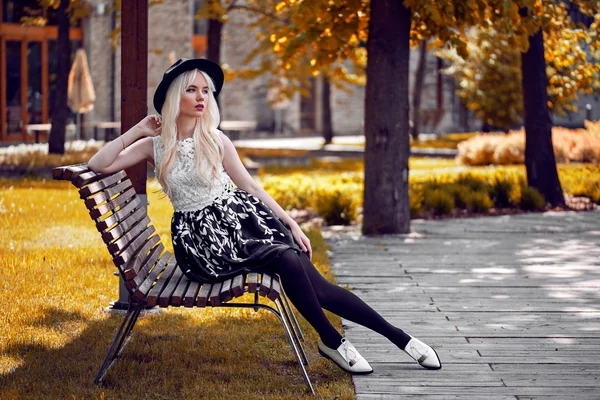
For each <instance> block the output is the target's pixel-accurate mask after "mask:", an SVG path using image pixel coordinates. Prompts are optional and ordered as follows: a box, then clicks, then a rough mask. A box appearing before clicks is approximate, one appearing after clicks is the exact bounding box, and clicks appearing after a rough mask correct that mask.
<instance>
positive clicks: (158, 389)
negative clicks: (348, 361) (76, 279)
mask: <svg viewBox="0 0 600 400" xmlns="http://www.w3.org/2000/svg"><path fill="white" fill-rule="evenodd" d="M203 311H204V310H196V309H193V310H173V311H171V309H169V310H168V311H165V312H163V314H161V315H142V316H141V317H140V319H139V320H138V322H137V324H136V326H135V328H134V330H133V339H132V340H131V342H130V343H129V345H128V346H127V347H126V348H125V351H124V353H123V355H122V357H121V359H119V360H118V361H117V362H116V364H115V365H114V367H113V368H112V369H111V370H110V371H109V372H108V375H107V376H106V378H105V382H104V384H103V386H102V387H96V386H95V385H94V384H93V380H94V377H95V376H96V374H97V371H98V369H99V367H100V365H101V363H102V361H103V359H104V357H105V355H106V352H107V350H108V347H109V346H110V343H111V342H112V339H113V337H114V335H115V333H116V330H117V328H118V326H119V324H120V323H121V321H122V320H123V315H107V316H106V318H105V319H102V320H92V319H90V318H86V317H84V316H83V315H81V314H78V313H74V312H66V311H64V310H61V309H58V308H56V307H47V308H46V309H45V310H44V312H43V316H42V317H41V318H39V319H38V320H36V321H34V322H33V323H32V325H33V326H36V327H38V328H37V329H40V328H41V329H42V332H43V331H44V330H48V331H59V332H60V334H61V335H63V336H67V337H68V336H72V340H70V341H68V339H66V340H65V342H67V343H66V344H65V345H63V346H61V347H58V348H51V347H49V346H48V345H46V344H40V343H24V342H25V341H21V343H18V344H14V343H13V344H9V345H8V346H7V347H6V353H5V355H6V356H8V357H10V358H12V359H14V360H18V361H19V365H18V366H17V367H15V368H14V369H13V370H12V371H9V372H7V373H6V374H4V375H0V387H1V388H2V391H1V392H0V393H1V394H0V398H3V399H4V398H7V399H8V398H10V399H16V398H36V399H41V398H49V399H50V398H67V397H68V398H88V399H89V398H102V397H106V398H111V399H114V398H127V399H131V398H154V399H156V398H160V399H171V398H173V399H175V398H177V399H182V398H184V399H185V398H273V399H275V398H277V399H279V398H304V397H306V398H311V397H310V396H309V395H308V392H307V389H306V385H305V383H304V380H303V378H302V374H301V371H300V368H299V366H298V364H297V363H296V360H295V357H294V356H293V353H292V352H291V350H290V347H289V344H288V342H287V339H286V338H285V334H284V332H283V329H282V328H281V325H279V322H278V321H277V320H276V318H274V317H273V316H270V315H268V314H266V313H264V312H260V313H258V314H254V313H248V315H244V314H236V315H216V316H214V317H212V318H210V320H208V321H199V318H198V317H197V316H195V315H194V313H202V312H203ZM214 314H216V313H214ZM303 329H304V331H305V333H306V332H307V330H306V327H304V328H303ZM310 336H311V337H308V338H307V343H306V344H305V350H306V351H307V355H308V358H309V362H310V365H309V367H308V373H309V376H310V377H311V380H312V382H313V385H314V386H315V389H316V390H318V391H320V392H321V395H323V396H324V397H327V398H332V397H338V398H349V397H351V396H352V394H353V389H352V386H351V385H349V383H348V382H349V380H348V378H347V376H345V374H344V373H343V372H341V371H339V370H338V369H337V368H336V367H335V366H333V365H332V364H331V363H328V362H326V361H325V360H323V359H322V358H320V357H319V356H318V354H317V352H316V351H315V347H316V346H314V342H315V340H314V337H312V335H310ZM319 386H323V388H322V389H319Z"/></svg>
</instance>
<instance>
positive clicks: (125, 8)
mask: <svg viewBox="0 0 600 400" xmlns="http://www.w3.org/2000/svg"><path fill="white" fill-rule="evenodd" d="M121 21H122V24H121V27H122V31H121V132H122V133H123V132H127V131H128V130H129V129H130V128H131V127H132V126H134V125H135V124H137V123H138V122H139V121H140V120H141V119H142V118H144V117H145V116H146V115H147V112H148V106H147V104H148V98H147V90H148V89H147V88H148V0H129V1H123V2H122V3H121ZM125 172H127V175H128V176H129V178H131V182H132V183H133V187H134V188H135V191H136V193H138V194H146V162H143V163H139V164H137V165H135V166H133V167H131V168H128V169H126V170H125Z"/></svg>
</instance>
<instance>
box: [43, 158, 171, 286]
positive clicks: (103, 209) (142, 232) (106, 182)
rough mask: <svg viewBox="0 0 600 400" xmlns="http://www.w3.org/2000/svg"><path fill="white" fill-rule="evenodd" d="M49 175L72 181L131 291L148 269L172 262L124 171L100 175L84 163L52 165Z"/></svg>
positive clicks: (140, 281)
mask: <svg viewBox="0 0 600 400" xmlns="http://www.w3.org/2000/svg"><path fill="white" fill-rule="evenodd" d="M52 177H53V179H56V180H68V181H71V183H72V184H73V185H74V186H75V187H77V188H78V189H79V195H80V197H81V199H83V200H84V202H85V206H86V207H87V209H88V210H89V212H90V217H91V218H92V219H93V220H94V222H95V223H96V228H97V229H98V231H99V232H100V233H101V235H102V240H103V241H104V243H105V244H106V246H107V248H108V251H109V252H110V254H111V255H112V257H113V262H114V263H115V266H116V267H117V268H118V269H119V273H120V274H121V276H122V277H123V279H124V281H125V286H126V287H127V288H128V289H129V290H130V292H132V293H133V292H135V290H136V289H137V287H138V286H139V285H140V284H141V283H142V282H143V281H144V279H145V278H146V276H148V274H149V273H150V272H151V271H153V270H154V269H156V268H159V269H158V270H157V271H161V270H162V269H163V268H164V267H165V266H166V265H167V264H169V263H173V262H174V259H173V260H170V259H171V258H172V254H171V253H170V252H168V251H166V250H165V246H164V245H163V243H162V242H161V240H160V237H159V236H158V234H157V233H156V229H155V228H154V226H152V225H150V217H148V214H147V211H146V207H144V205H143V204H142V202H141V200H140V198H139V197H138V196H137V195H136V193H135V189H134V188H133V186H132V184H131V181H130V180H129V178H128V177H127V174H126V173H125V171H123V170H121V171H118V172H115V173H112V174H99V173H96V172H94V171H92V170H90V169H89V168H88V167H87V164H77V165H70V166H65V167H58V168H54V169H53V170H52ZM155 272H156V271H155Z"/></svg>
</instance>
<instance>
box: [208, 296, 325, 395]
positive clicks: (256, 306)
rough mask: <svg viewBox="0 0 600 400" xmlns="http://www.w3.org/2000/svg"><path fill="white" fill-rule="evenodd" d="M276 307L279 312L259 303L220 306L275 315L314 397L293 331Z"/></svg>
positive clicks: (279, 309) (278, 307) (277, 304)
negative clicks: (269, 312) (251, 309)
mask: <svg viewBox="0 0 600 400" xmlns="http://www.w3.org/2000/svg"><path fill="white" fill-rule="evenodd" d="M275 305H276V306H277V310H275V309H274V308H273V307H270V306H268V305H266V304H258V303H254V304H251V303H224V304H221V305H219V307H241V308H254V309H255V310H256V309H259V308H262V309H265V310H269V311H271V312H272V313H273V314H275V316H276V317H277V318H279V321H280V322H281V325H282V326H283V330H284V331H285V334H286V335H287V338H288V341H289V342H290V347H291V348H292V352H293V353H294V356H295V357H296V361H297V362H298V365H299V366H300V369H301V370H302V376H303V377H304V382H306V386H307V387H308V390H309V391H310V393H311V394H313V395H314V394H315V390H314V389H313V386H312V383H311V382H310V378H309V377H308V373H307V372H306V368H304V363H303V362H302V359H301V356H300V352H299V351H298V348H297V347H296V343H295V340H294V339H293V337H292V335H293V334H292V331H291V330H290V328H289V326H288V324H287V322H286V320H285V318H284V317H283V315H282V314H283V313H282V310H281V308H280V305H279V303H277V302H275Z"/></svg>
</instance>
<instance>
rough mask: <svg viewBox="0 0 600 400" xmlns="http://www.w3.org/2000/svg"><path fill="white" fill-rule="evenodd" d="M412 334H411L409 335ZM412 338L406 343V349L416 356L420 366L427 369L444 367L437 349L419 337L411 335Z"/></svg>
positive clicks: (412, 355)
mask: <svg viewBox="0 0 600 400" xmlns="http://www.w3.org/2000/svg"><path fill="white" fill-rule="evenodd" d="M409 336H410V335H409ZM410 337H411V339H410V341H409V342H408V344H407V345H406V348H405V349H404V351H405V352H406V353H407V354H408V355H409V356H411V357H412V358H414V359H415V360H416V361H417V362H418V363H419V365H420V366H422V367H424V368H427V369H440V368H442V361H441V360H440V358H439V357H438V355H437V353H436V352H435V350H434V349H433V348H432V347H430V346H428V345H426V344H425V343H423V342H421V341H420V340H419V339H417V338H414V337H412V336H410Z"/></svg>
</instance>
